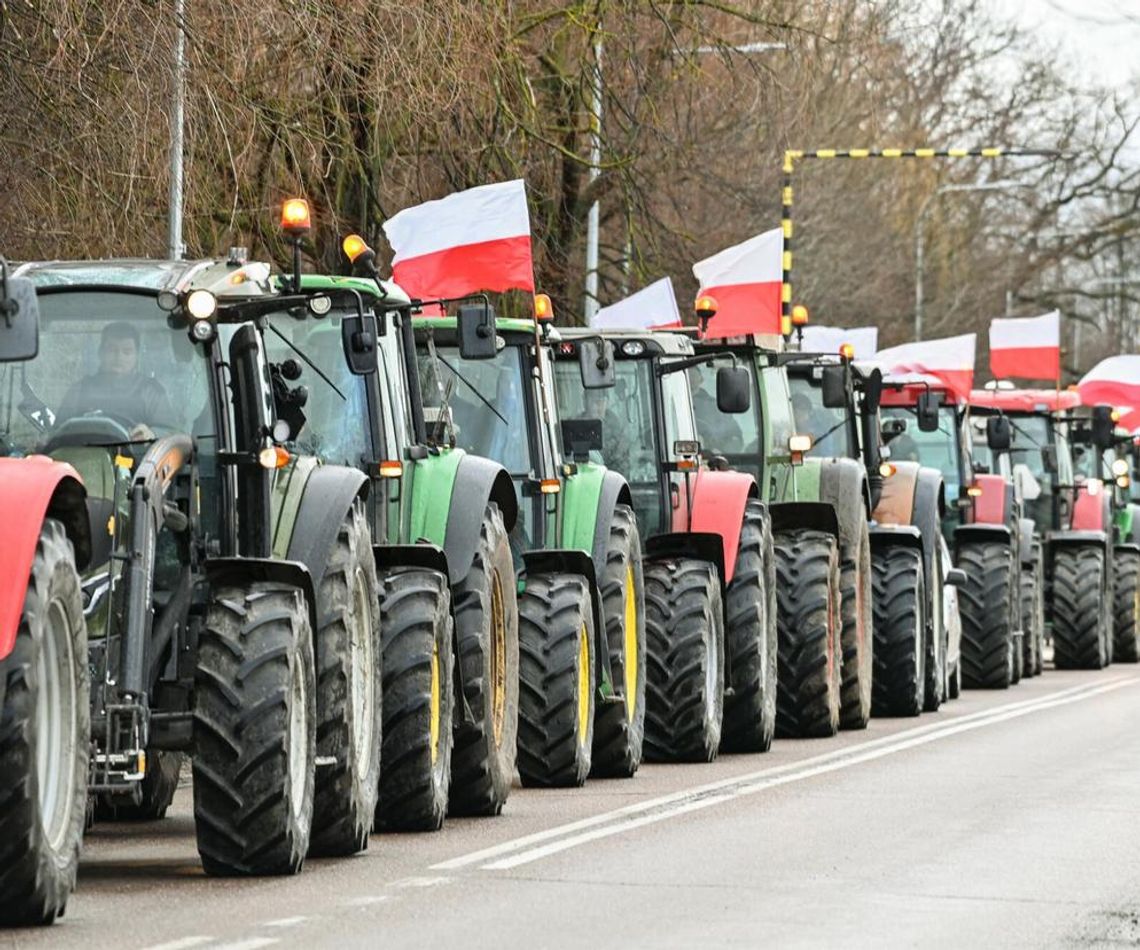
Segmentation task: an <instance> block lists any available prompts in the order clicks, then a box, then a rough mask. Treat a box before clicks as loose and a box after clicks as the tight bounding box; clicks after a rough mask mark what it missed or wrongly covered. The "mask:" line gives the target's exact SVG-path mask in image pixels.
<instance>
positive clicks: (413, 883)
mask: <svg viewBox="0 0 1140 950" xmlns="http://www.w3.org/2000/svg"><path fill="white" fill-rule="evenodd" d="M450 880H451V878H449V877H406V878H404V879H403V880H400V881H393V882H392V887H436V886H437V885H439V884H447V883H448V882H449V881H450Z"/></svg>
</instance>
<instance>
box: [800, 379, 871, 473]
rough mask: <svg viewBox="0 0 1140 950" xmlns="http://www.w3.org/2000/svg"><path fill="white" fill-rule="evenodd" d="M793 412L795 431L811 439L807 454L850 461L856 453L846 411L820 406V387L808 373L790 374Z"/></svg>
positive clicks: (817, 381) (821, 395) (821, 388)
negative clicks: (848, 459)
mask: <svg viewBox="0 0 1140 950" xmlns="http://www.w3.org/2000/svg"><path fill="white" fill-rule="evenodd" d="M788 384H789V386H790V388H791V391H792V412H793V414H794V416H795V420H796V431H797V432H802V433H804V434H805V435H810V436H811V442H812V446H811V450H810V451H809V452H808V454H809V455H815V456H818V457H820V458H849V457H854V455H855V452H854V451H853V447H852V445H851V426H849V425H848V424H847V423H848V419H847V410H846V409H845V408H841V409H828V408H827V407H826V406H824V404H823V387H822V386H821V385H820V383H819V380H818V379H813V378H811V376H809V375H807V374H801V373H795V374H789V377H788Z"/></svg>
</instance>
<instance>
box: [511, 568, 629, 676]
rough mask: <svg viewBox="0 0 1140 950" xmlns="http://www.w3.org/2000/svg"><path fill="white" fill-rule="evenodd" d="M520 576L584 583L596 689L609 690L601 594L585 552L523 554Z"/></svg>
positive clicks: (607, 657)
mask: <svg viewBox="0 0 1140 950" xmlns="http://www.w3.org/2000/svg"><path fill="white" fill-rule="evenodd" d="M522 559H523V576H524V578H525V576H526V575H527V574H577V575H579V576H580V577H584V578H585V579H586V587H587V589H588V590H589V591H590V613H591V614H592V615H593V617H594V644H593V650H594V667H595V669H596V670H597V682H598V686H599V688H600V687H601V685H602V684H603V683H609V684H610V687H611V689H612V688H613V681H614V678H613V671H612V669H611V667H610V651H609V641H608V640H607V639H606V617H605V614H604V613H603V612H602V593H601V589H600V588H599V587H598V577H597V574H596V573H595V571H594V560H593V558H591V557H590V555H589V554H587V553H586V552H585V551H576V550H573V549H570V548H549V549H547V550H535V551H524V552H523V556H522Z"/></svg>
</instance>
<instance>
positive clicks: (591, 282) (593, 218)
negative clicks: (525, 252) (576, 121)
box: [582, 40, 602, 326]
mask: <svg viewBox="0 0 1140 950" xmlns="http://www.w3.org/2000/svg"><path fill="white" fill-rule="evenodd" d="M592 85H593V88H592V90H591V92H592V95H591V103H590V104H591V107H592V108H591V113H590V175H589V182H590V184H591V185H592V184H593V183H594V182H595V181H597V179H598V175H599V174H600V173H601V169H600V168H599V167H598V166H600V165H601V163H602V41H601V40H595V42H594V75H593V80H592ZM598 214H599V212H598V202H597V201H596V200H595V201H594V202H593V204H591V205H590V214H589V217H588V218H587V219H586V296H585V299H584V300H583V301H582V314H583V315H584V316H585V318H586V326H590V324H592V323H593V322H594V315H595V314H597V312H598Z"/></svg>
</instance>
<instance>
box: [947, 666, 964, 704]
mask: <svg viewBox="0 0 1140 950" xmlns="http://www.w3.org/2000/svg"><path fill="white" fill-rule="evenodd" d="M946 695H947V697H949V698H950V699H957V698H958V697H959V696H961V695H962V661H961V660H959V661H958V663H957V665H956V666H955V667H954V672H952V673H951V674H950V682H949V684H948V686H947V687H946Z"/></svg>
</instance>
